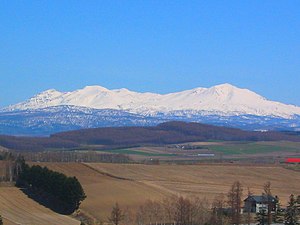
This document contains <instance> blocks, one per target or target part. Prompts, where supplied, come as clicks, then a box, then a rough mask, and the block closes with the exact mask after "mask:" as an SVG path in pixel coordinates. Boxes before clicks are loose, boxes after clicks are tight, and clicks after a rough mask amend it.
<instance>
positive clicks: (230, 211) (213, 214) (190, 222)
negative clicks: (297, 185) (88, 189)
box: [108, 181, 300, 225]
mask: <svg viewBox="0 0 300 225" xmlns="http://www.w3.org/2000/svg"><path fill="white" fill-rule="evenodd" d="M271 194H272V193H271V184H270V182H267V183H266V184H265V185H264V186H263V196H265V197H266V200H267V201H268V196H270V195H271ZM247 195H252V193H251V191H250V190H249V189H248V194H247ZM242 196H243V186H242V185H241V183H240V182H239V181H236V182H234V183H233V184H232V186H231V188H230V190H229V191H228V193H227V194H226V195H225V194H220V195H217V196H216V197H215V198H214V200H213V201H212V203H211V204H210V203H209V202H208V201H207V200H206V199H205V198H204V199H200V198H198V197H193V196H192V197H183V196H171V197H167V198H164V199H162V200H159V201H157V200H156V201H152V200H147V201H146V202H145V203H144V204H142V205H140V206H139V207H138V208H137V209H129V208H125V209H122V208H121V207H120V206H119V204H118V203H116V204H115V205H114V206H113V208H112V211H111V215H110V217H109V218H108V221H109V222H110V223H111V224H113V225H133V224H134V225H230V224H235V225H239V224H251V223H255V224H259V225H270V224H272V223H273V222H275V223H284V224H285V225H299V218H300V196H298V197H295V196H294V195H291V196H290V200H289V203H288V206H287V208H286V210H285V211H282V210H280V206H278V207H279V208H278V210H276V212H275V213H271V209H270V208H269V209H268V211H265V212H264V213H263V212H259V213H257V214H254V215H253V214H250V213H242V200H243V199H242ZM270 205H271V204H268V207H269V206H270Z"/></svg>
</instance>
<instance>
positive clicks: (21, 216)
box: [0, 187, 80, 225]
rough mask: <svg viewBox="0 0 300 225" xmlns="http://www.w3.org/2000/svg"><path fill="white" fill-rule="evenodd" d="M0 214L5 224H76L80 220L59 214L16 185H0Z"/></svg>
mask: <svg viewBox="0 0 300 225" xmlns="http://www.w3.org/2000/svg"><path fill="white" fill-rule="evenodd" d="M0 214H1V215H2V217H3V219H4V224H5V225H20V224H22V225H76V224H80V222H79V221H77V220H75V219H73V218H71V217H69V216H64V215H60V214H57V213H55V212H53V211H51V210H50V209H48V208H46V207H44V206H41V205H39V204H38V203H37V202H35V201H33V200H31V199H30V198H28V197H27V196H26V195H25V194H23V192H22V191H20V190H19V189H18V188H16V187H0Z"/></svg>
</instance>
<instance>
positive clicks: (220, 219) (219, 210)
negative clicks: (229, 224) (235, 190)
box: [210, 194, 227, 225]
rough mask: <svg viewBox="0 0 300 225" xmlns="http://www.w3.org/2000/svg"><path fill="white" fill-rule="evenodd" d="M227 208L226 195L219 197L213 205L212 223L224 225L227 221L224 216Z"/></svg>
mask: <svg viewBox="0 0 300 225" xmlns="http://www.w3.org/2000/svg"><path fill="white" fill-rule="evenodd" d="M225 206H226V201H225V196H224V194H220V195H217V196H216V197H215V198H214V200H213V203H212V212H211V219H210V223H211V224H215V225H223V224H225V223H226V221H227V219H226V216H225V214H224V208H225Z"/></svg>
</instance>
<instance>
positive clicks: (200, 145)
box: [94, 141, 300, 161]
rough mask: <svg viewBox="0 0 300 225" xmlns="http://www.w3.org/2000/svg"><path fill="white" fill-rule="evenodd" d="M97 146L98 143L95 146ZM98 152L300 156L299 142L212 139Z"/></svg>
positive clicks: (194, 156)
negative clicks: (209, 140)
mask: <svg viewBox="0 0 300 225" xmlns="http://www.w3.org/2000/svg"><path fill="white" fill-rule="evenodd" d="M94 147H95V146H94ZM95 150H97V151H98V152H99V153H119V154H125V155H129V156H130V157H131V158H132V159H133V160H137V161H140V160H145V159H148V160H149V159H150V158H156V159H161V160H181V161H182V160H183V161H184V160H203V159H204V160H207V158H203V157H201V156H200V155H201V154H203V153H214V154H215V157H210V158H209V159H215V160H218V159H220V158H222V159H231V158H235V159H243V160H247V159H248V161H250V160H251V159H253V158H257V157H260V156H263V157H265V158H269V159H270V158H271V159H272V158H273V157H277V158H278V159H281V160H282V161H284V159H285V157H289V156H291V155H294V156H297V155H298V156H300V143H298V142H289V141H268V142H267V141H260V142H249V141H248V142H245V141H234V142H232V141H227V142H226V141H225V142H224V141H211V142H191V143H181V144H178V145H175V144H173V145H162V146H140V147H133V148H124V149H110V150H107V149H106V150H99V149H97V148H96V147H95Z"/></svg>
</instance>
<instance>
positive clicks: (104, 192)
mask: <svg viewBox="0 0 300 225" xmlns="http://www.w3.org/2000/svg"><path fill="white" fill-rule="evenodd" d="M41 165H46V166H48V167H49V168H50V169H53V170H57V171H60V172H63V173H65V174H67V175H69V176H70V175H72V176H76V177H78V179H79V180H80V182H81V183H82V185H83V187H84V190H85V192H86V194H87V196H88V197H87V199H86V200H85V201H84V202H83V204H82V206H81V209H82V211H83V212H86V213H87V214H89V215H92V216H93V217H95V218H98V219H100V218H101V219H103V220H106V218H107V216H108V215H109V212H110V210H111V207H112V205H113V204H114V203H115V202H116V201H118V202H119V203H120V205H121V206H123V207H125V206H129V207H136V206H137V205H139V204H141V203H143V202H144V201H145V200H146V199H161V198H162V197H163V196H167V195H172V194H176V195H178V194H180V195H186V196H189V195H196V196H199V197H202V198H204V197H205V198H207V199H208V200H210V201H211V200H212V199H213V198H214V196H216V195H217V194H220V193H224V194H226V193H227V192H228V190H229V187H230V185H231V184H232V183H233V182H234V181H236V180H239V181H241V183H242V184H243V186H244V195H246V193H247V187H249V188H250V189H251V191H252V192H253V193H254V194H261V193H262V190H263V184H264V183H266V182H267V181H270V182H271V184H272V192H273V194H274V195H278V196H279V198H280V199H281V202H282V204H283V205H285V204H286V202H287V200H288V197H289V195H290V194H291V193H294V194H297V195H298V194H300V173H299V172H298V171H292V170H288V169H285V168H283V167H281V166H275V165H274V166H264V165H262V166H258V165H234V164H233V165H232V164H226V165H225V164H219V165H218V164H202V165H138V164H104V163H91V164H79V163H78V164H76V163H69V164H68V163H42V164H41Z"/></svg>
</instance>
